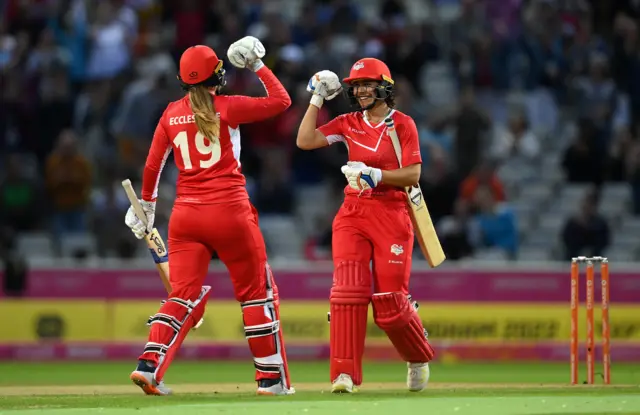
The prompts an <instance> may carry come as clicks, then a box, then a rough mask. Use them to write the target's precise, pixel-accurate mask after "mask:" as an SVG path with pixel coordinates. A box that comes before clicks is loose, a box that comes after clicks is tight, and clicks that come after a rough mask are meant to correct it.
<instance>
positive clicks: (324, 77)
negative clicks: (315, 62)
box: [307, 71, 342, 108]
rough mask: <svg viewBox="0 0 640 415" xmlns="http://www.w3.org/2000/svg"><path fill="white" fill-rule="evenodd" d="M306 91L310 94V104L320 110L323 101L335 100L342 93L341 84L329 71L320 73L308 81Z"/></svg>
mask: <svg viewBox="0 0 640 415" xmlns="http://www.w3.org/2000/svg"><path fill="white" fill-rule="evenodd" d="M307 91H309V92H311V93H312V94H313V95H312V96H311V104H312V105H315V106H316V107H318V108H322V104H323V103H324V100H325V99H326V100H327V101H330V100H332V99H333V98H335V97H336V96H337V95H338V94H339V93H340V91H342V84H341V83H340V79H339V78H338V75H336V74H335V73H333V72H331V71H320V72H318V73H316V74H315V75H313V76H312V77H311V79H309V84H308V85H307Z"/></svg>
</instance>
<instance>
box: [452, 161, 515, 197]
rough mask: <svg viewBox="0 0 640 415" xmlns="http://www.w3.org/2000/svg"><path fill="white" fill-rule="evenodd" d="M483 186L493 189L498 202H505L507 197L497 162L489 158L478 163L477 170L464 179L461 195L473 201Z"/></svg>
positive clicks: (492, 192)
mask: <svg viewBox="0 0 640 415" xmlns="http://www.w3.org/2000/svg"><path fill="white" fill-rule="evenodd" d="M483 186H486V187H488V188H489V189H490V190H491V195H492V197H493V199H494V200H495V201H496V202H504V201H505V200H506V199H507V198H506V195H505V191H504V185H503V184H502V181H501V180H500V178H498V175H497V174H496V166H495V163H494V162H492V161H489V160H485V161H483V162H481V163H480V164H478V166H477V167H476V168H475V170H474V171H473V172H472V173H471V174H470V175H469V176H467V177H466V178H465V179H464V181H463V182H462V184H461V185H460V197H461V198H462V199H464V200H466V201H467V202H472V203H473V202H474V199H475V195H476V192H477V191H478V189H479V188H480V187H483Z"/></svg>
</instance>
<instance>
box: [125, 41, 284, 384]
mask: <svg viewBox="0 0 640 415" xmlns="http://www.w3.org/2000/svg"><path fill="white" fill-rule="evenodd" d="M264 54H265V49H264V46H263V45H262V43H261V42H260V41H259V40H258V39H256V38H254V37H251V36H247V37H245V38H242V39H240V40H239V41H237V42H235V43H233V44H232V45H231V46H230V47H229V50H228V52H227V56H228V58H229V60H230V61H231V63H232V64H233V65H234V66H237V67H240V68H248V69H250V70H252V71H254V72H255V73H256V74H257V76H258V77H259V78H260V80H261V81H262V83H263V84H264V87H265V89H266V92H267V97H264V98H252V97H246V96H228V95H223V94H221V93H220V92H221V91H220V89H221V88H222V87H223V86H224V85H225V71H224V68H223V62H222V60H220V59H219V58H218V56H217V55H216V53H215V52H214V51H213V50H212V49H211V48H209V47H207V46H202V45H198V46H193V47H190V48H188V49H187V50H185V51H184V53H183V54H182V57H181V58H180V74H179V76H178V80H179V82H180V84H181V86H182V88H183V90H184V91H185V96H184V97H183V98H182V99H180V100H178V101H175V102H172V103H170V104H169V105H168V106H167V108H166V110H165V111H164V114H163V115H162V117H161V119H160V121H159V122H158V126H157V127H156V131H155V134H154V136H153V141H152V143H151V148H150V150H149V154H148V156H147V161H146V164H145V167H144V173H143V181H142V200H141V203H142V206H143V209H144V211H145V214H146V219H147V222H148V225H147V226H145V225H144V224H143V223H142V221H141V220H140V218H138V217H136V214H135V212H134V211H133V209H132V208H130V209H129V211H128V212H127V215H126V218H125V222H126V224H127V226H129V227H130V228H131V230H132V231H133V233H134V234H135V235H136V237H137V238H139V239H142V238H143V237H144V235H145V232H146V231H148V230H151V229H152V228H153V222H154V218H155V204H156V197H157V191H158V182H159V178H160V174H161V172H162V169H163V166H164V164H165V161H166V160H167V157H168V156H169V153H170V152H171V151H172V150H173V151H174V159H175V163H176V166H177V167H178V170H179V174H178V181H177V185H176V199H175V202H174V206H173V210H172V214H171V219H170V221H169V238H168V249H169V270H170V276H171V277H170V278H171V287H172V292H171V294H170V295H169V299H168V300H167V301H166V302H165V303H164V304H163V305H162V306H161V308H160V310H159V311H158V313H157V314H155V315H154V316H152V317H151V319H150V320H149V322H150V325H151V329H150V333H149V340H148V342H147V344H146V346H145V348H144V352H143V353H142V355H141V356H140V357H139V361H138V367H137V368H136V370H134V371H133V373H131V379H132V380H133V382H134V383H135V384H137V385H138V386H140V387H141V388H142V389H143V391H144V392H145V393H146V394H149V395H167V394H169V393H170V390H169V389H168V388H167V387H166V386H165V385H164V382H163V376H164V373H165V371H166V370H167V368H168V367H169V365H170V364H171V362H172V361H173V359H174V358H175V356H176V353H177V351H178V350H179V348H180V346H181V344H182V342H183V340H184V338H185V337H186V335H187V333H189V330H190V329H191V328H192V327H193V326H194V325H195V324H196V323H197V322H198V321H199V320H200V318H201V317H202V315H203V314H204V308H205V305H206V301H207V297H208V295H209V291H210V288H211V287H208V286H203V283H204V280H205V276H206V274H207V272H208V268H209V262H210V261H211V258H212V256H213V253H214V252H216V253H217V254H218V257H219V258H220V260H221V261H222V262H223V263H224V264H225V266H226V267H227V269H228V271H229V274H230V277H231V281H232V283H233V287H234V291H235V297H236V300H237V301H238V302H240V305H241V309H242V318H243V322H244V331H245V336H246V338H247V341H248V343H249V348H250V350H251V353H252V354H253V360H254V366H255V368H256V375H255V380H256V381H257V383H258V389H257V391H258V393H259V394H263V395H288V394H292V393H294V389H293V388H292V387H291V385H290V380H289V370H288V366H287V356H286V353H285V347H284V340H283V335H282V330H281V326H280V317H279V300H278V289H277V286H276V283H275V281H274V279H273V275H272V273H271V269H270V268H269V264H268V263H267V255H266V250H265V243H264V239H263V237H262V234H261V232H260V228H259V227H258V215H257V212H256V210H255V208H254V207H253V206H252V205H251V203H250V202H249V196H248V194H247V190H246V180H245V177H244V175H243V174H242V172H241V166H240V130H239V126H240V124H244V123H250V122H254V121H260V120H264V119H266V118H270V117H273V116H275V115H277V114H280V113H281V112H283V111H285V110H286V109H287V108H288V107H289V106H290V105H291V99H290V98H289V94H288V93H287V91H286V90H285V89H284V87H283V86H282V84H281V83H280V81H279V80H278V79H277V78H276V77H275V75H274V74H273V73H272V72H271V70H269V68H267V67H266V66H265V65H264V64H263V63H262V61H261V58H262V57H263V56H264Z"/></svg>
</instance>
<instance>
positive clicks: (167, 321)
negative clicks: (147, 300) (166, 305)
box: [147, 313, 182, 333]
mask: <svg viewBox="0 0 640 415" xmlns="http://www.w3.org/2000/svg"><path fill="white" fill-rule="evenodd" d="M152 324H164V325H165V326H167V327H171V328H172V329H173V330H174V331H175V332H176V333H178V332H179V331H180V328H182V322H181V321H180V320H178V319H177V318H175V317H173V316H170V315H168V314H163V313H157V314H155V315H153V316H151V317H150V318H149V321H147V325H148V326H150V325H152Z"/></svg>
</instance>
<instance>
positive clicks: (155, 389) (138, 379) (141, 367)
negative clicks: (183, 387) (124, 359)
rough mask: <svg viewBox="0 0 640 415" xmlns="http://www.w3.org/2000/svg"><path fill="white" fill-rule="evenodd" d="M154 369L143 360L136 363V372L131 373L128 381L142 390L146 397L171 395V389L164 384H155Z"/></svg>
mask: <svg viewBox="0 0 640 415" xmlns="http://www.w3.org/2000/svg"><path fill="white" fill-rule="evenodd" d="M155 371H156V368H155V367H154V366H151V365H149V363H147V362H146V361H145V360H141V361H139V362H138V367H137V368H136V370H134V371H133V372H131V375H130V376H129V379H131V381H132V382H133V383H135V384H136V385H138V386H139V387H140V389H142V391H143V392H144V393H146V394H147V395H158V396H164V395H171V389H169V388H167V387H166V386H165V385H164V382H163V381H161V382H157V381H156V378H155V376H154V375H155Z"/></svg>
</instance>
